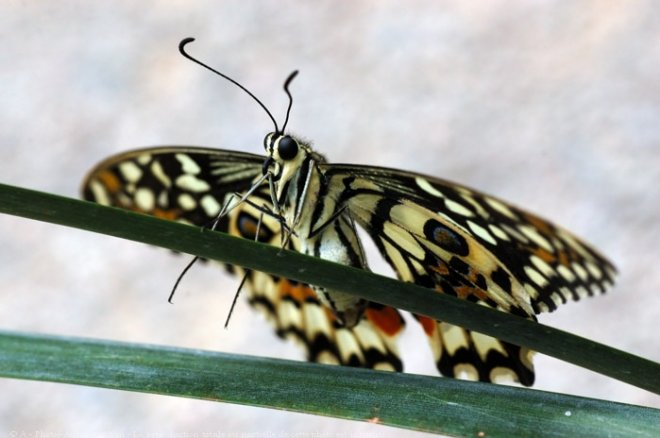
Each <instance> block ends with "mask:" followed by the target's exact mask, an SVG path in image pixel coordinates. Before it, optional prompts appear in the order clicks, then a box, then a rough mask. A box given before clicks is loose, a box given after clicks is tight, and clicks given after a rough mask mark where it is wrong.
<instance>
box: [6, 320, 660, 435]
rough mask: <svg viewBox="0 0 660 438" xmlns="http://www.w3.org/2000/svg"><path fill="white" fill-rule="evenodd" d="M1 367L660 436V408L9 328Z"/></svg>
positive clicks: (447, 430) (426, 427) (277, 401)
mask: <svg viewBox="0 0 660 438" xmlns="http://www.w3.org/2000/svg"><path fill="white" fill-rule="evenodd" d="M0 375H1V376H5V377H13V378H20V379H32V380H44V381H50V382H61V383H74V384H79V385H88V386H98V387H103V388H112V389H122V390H128V391H139V392H147V393H154V394H165V395H174V396H181V397H190V398H198V399H204V400H215V401H222V402H231V403H239V404H247V405H253V406H264V407H270V408H276V409H284V410H288V411H295V412H305V413H311V414H318V415H325V416H333V417H338V418H345V419H352V420H358V421H372V422H377V423H380V424H385V425H390V426H397V427H402V428H407V429H416V430H422V431H429V432H436V433H444V434H449V435H455V436H479V434H480V433H483V434H484V435H483V436H486V437H493V436H511V435H516V436H531V435H534V436H598V435H608V436H631V435H633V434H635V435H646V436H653V435H654V434H657V432H658V427H660V411H658V410H655V409H650V408H642V407H637V406H629V405H624V404H619V403H613V402H606V401H601V400H592V399H587V398H581V397H572V396H566V395H560V394H553V393H548V392H544V391H536V390H530V389H523V388H516V387H508V386H502V385H492V384H488V383H479V382H466V381H460V380H455V379H445V378H439V377H429V376H419V375H413V374H403V373H391V372H385V371H372V370H365V369H358V368H348V367H338V366H331V365H319V364H311V363H304V362H294V361H286V360H277V359H266V358H256V357H249V356H240V355H231V354H223V353H212V352H207V351H195V350H185V349H175V348H167V347H157V346H145V345H134V344H126V343H118V342H109V341H98V340H85V339H80V338H61V337H51V336H43V335H25V334H12V333H3V332H0Z"/></svg>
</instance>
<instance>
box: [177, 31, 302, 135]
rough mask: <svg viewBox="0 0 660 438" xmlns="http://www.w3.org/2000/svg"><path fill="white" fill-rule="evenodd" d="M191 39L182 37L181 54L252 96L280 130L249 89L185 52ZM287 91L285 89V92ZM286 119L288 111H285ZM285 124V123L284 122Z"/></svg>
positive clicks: (266, 109)
mask: <svg viewBox="0 0 660 438" xmlns="http://www.w3.org/2000/svg"><path fill="white" fill-rule="evenodd" d="M193 41H195V38H184V39H182V40H181V42H180V43H179V52H180V53H181V54H182V55H183V56H185V57H186V58H188V59H190V60H191V61H193V62H195V63H197V64H199V65H201V66H202V67H204V68H206V69H209V70H211V71H212V72H213V73H215V74H217V75H219V76H222V77H223V78H225V79H227V80H228V81H229V82H231V83H232V84H234V85H236V86H237V87H238V88H240V89H241V90H243V91H245V92H246V93H247V94H248V95H250V97H252V99H254V100H255V101H256V102H257V103H258V104H259V106H261V107H262V108H263V109H264V111H266V114H268V117H270V119H271V120H272V121H273V125H275V132H281V131H280V129H279V128H278V126H277V122H276V121H275V117H273V115H272V114H271V113H270V111H268V108H266V105H264V104H263V103H262V102H261V101H260V100H259V99H257V97H256V96H255V95H254V94H252V93H251V92H250V90H248V89H247V88H245V87H244V86H242V85H241V84H239V83H238V82H236V81H235V80H233V79H232V78H230V77H229V76H227V75H226V74H223V73H220V72H219V71H218V70H216V69H214V68H211V67H209V66H208V65H206V64H204V63H203V62H201V61H198V60H197V59H195V58H193V57H192V56H190V55H189V54H188V53H186V51H185V47H186V45H187V44H188V43H192V42H193ZM296 73H298V72H294V73H292V74H291V76H289V79H287V81H286V83H285V84H284V89H285V90H286V87H287V85H288V83H289V82H291V79H293V77H294V76H295V75H296ZM288 93H289V92H288V90H287V94H288ZM289 97H291V95H290V94H289ZM289 108H291V104H289ZM287 119H288V112H287ZM285 125H286V123H285Z"/></svg>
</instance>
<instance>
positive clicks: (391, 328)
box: [365, 306, 403, 336]
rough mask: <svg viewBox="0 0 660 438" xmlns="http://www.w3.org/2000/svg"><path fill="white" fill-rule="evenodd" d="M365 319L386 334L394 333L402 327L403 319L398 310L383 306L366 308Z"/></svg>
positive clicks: (391, 334) (392, 334)
mask: <svg viewBox="0 0 660 438" xmlns="http://www.w3.org/2000/svg"><path fill="white" fill-rule="evenodd" d="M365 314H366V315H367V319H368V320H369V321H370V322H371V323H372V324H373V325H375V326H376V327H378V328H379V329H381V330H382V331H383V332H385V334H387V335H388V336H394V335H396V334H397V333H398V332H399V331H401V329H402V328H403V320H402V319H401V315H399V312H397V310H396V309H395V308H393V307H388V306H385V307H383V308H381V309H374V308H371V307H370V308H367V310H366V311H365Z"/></svg>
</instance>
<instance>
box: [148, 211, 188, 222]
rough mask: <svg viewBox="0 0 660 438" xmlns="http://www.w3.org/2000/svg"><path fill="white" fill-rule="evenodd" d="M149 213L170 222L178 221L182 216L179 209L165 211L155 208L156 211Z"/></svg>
mask: <svg viewBox="0 0 660 438" xmlns="http://www.w3.org/2000/svg"><path fill="white" fill-rule="evenodd" d="M149 213H150V214H152V215H154V216H156V217H159V218H161V219H167V220H170V221H173V220H177V219H178V218H179V217H180V216H181V210H179V209H173V210H163V209H161V208H155V209H154V211H151V212H149Z"/></svg>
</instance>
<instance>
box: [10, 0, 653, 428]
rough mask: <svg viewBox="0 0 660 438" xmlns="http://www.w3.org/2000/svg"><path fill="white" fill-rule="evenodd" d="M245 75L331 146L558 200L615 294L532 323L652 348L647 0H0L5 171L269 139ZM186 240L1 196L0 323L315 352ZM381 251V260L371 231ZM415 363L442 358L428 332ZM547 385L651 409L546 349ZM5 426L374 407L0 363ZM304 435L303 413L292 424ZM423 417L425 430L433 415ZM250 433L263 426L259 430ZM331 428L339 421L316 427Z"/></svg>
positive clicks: (311, 423) (251, 421)
mask: <svg viewBox="0 0 660 438" xmlns="http://www.w3.org/2000/svg"><path fill="white" fill-rule="evenodd" d="M188 36H194V37H196V38H197V41H196V42H195V43H193V44H191V45H190V46H189V50H190V52H191V53H193V54H194V55H195V56H197V57H199V58H200V59H202V60H204V61H205V62H207V63H209V64H210V65H212V66H215V67H217V68H219V69H220V70H222V71H223V72H225V73H227V74H229V75H231V76H232V77H234V78H236V79H237V80H239V81H241V82H242V83H243V84H245V85H246V86H247V87H248V88H250V89H251V90H252V91H253V92H254V93H255V94H256V95H257V96H259V97H260V98H262V99H263V100H264V102H265V103H266V105H267V106H268V107H269V108H270V109H271V110H272V111H273V112H274V114H275V116H276V118H278V120H282V118H283V115H284V111H285V109H286V99H285V95H284V93H283V92H282V89H281V85H282V82H283V81H284V79H285V77H286V76H287V74H288V73H290V72H291V71H292V70H293V69H299V70H300V75H299V76H298V78H297V79H296V80H295V81H294V83H293V85H292V87H291V88H292V91H293V94H294V98H295V102H294V107H293V112H292V117H291V121H290V123H289V126H290V128H291V130H292V131H293V132H294V133H296V134H298V135H301V136H303V137H305V138H308V139H311V140H312V141H313V144H314V146H315V147H316V149H317V150H318V151H320V152H323V153H324V154H326V155H327V157H328V158H329V159H330V160H331V161H335V162H352V163H360V164H372V165H378V166H388V167H397V168H401V169H407V170H413V171H417V172H421V173H425V174H429V175H435V176H440V177H443V178H446V179H450V180H455V181H458V182H461V183H463V184H466V185H468V186H472V187H475V188H478V189H481V190H483V191H486V192H488V193H492V194H495V195H497V196H499V197H502V198H504V199H507V200H509V201H511V202H513V203H514V204H516V205H519V206H522V207H524V208H526V209H529V210H531V211H533V212H536V213H538V214H541V215H542V216H544V217H547V218H550V219H552V220H553V221H555V222H557V223H559V224H562V225H563V226H565V227H567V228H569V229H570V230H572V231H574V232H575V233H576V234H578V235H579V236H582V237H584V238H585V239H586V240H587V241H589V242H591V243H592V244H593V245H594V246H596V247H597V248H599V249H600V250H601V251H602V252H603V253H604V254H606V255H608V256H609V257H611V259H612V260H613V261H614V263H615V264H616V265H617V267H618V268H619V270H620V276H619V278H618V282H617V285H616V287H615V288H614V289H613V290H611V291H610V292H609V293H608V294H606V295H605V296H601V297H596V298H592V299H588V300H585V301H582V302H580V303H570V304H568V305H566V306H564V307H562V308H561V309H559V311H557V312H555V313H554V314H551V315H542V316H541V321H542V322H543V323H545V324H549V325H551V326H554V327H558V328H561V329H564V330H567V331H569V332H572V333H576V334H578V335H581V336H585V337H587V338H590V339H593V340H596V341H599V342H602V343H605V344H608V345H611V346H613V347H616V348H620V349H623V350H626V351H628V352H631V353H634V354H638V355H641V356H644V357H647V358H649V359H653V360H656V361H658V360H660V338H659V337H658V336H657V332H656V330H657V320H658V319H657V318H658V315H659V312H660V270H658V269H656V265H657V263H658V261H660V207H659V205H660V189H659V184H660V82H659V81H658V77H659V71H660V9H659V8H658V7H657V3H655V2H653V1H650V0H649V1H641V0H640V1H635V0H630V1H627V2H618V1H583V2H562V1H539V2H527V1H506V2H505V1H499V0H498V1H490V2H478V3H477V2H464V1H458V0H456V1H442V2H436V1H419V2H414V3H406V4H403V3H401V4H400V3H398V2H387V1H385V2H376V1H373V2H370V1H362V2H350V4H349V2H342V3H340V2H331V1H317V2H295V1H267V2H260V1H259V2H257V1H246V0H240V1H223V2H210V1H208V2H190V1H167V2H165V1H163V2H157V1H144V2H139V3H135V2H128V1H117V2H106V3H101V2H94V3H88V2H74V1H66V0H64V1H60V2H50V3H48V2H23V1H17V0H10V1H4V2H2V3H0V37H1V38H0V39H1V40H2V43H3V44H2V47H1V48H0V84H1V85H0V120H1V122H0V123H1V125H2V128H1V129H0V181H1V182H3V183H8V184H13V185H18V186H23V187H28V188H33V189H38V190H44V191H48V192H52V193H57V194H61V195H66V196H78V190H79V184H80V181H81V180H82V178H83V176H84V175H85V173H86V171H87V170H88V169H90V167H91V166H93V165H94V164H95V163H96V162H98V161H99V160H101V159H103V158H104V157H106V156H108V155H110V154H115V153H117V152H120V151H125V150H128V149H131V148H135V147H140V146H150V145H160V144H181V145H200V146H213V147H218V148H225V149H236V150H242V151H249V152H255V153H260V152H261V149H262V147H261V144H262V138H263V136H264V134H265V133H266V132H267V131H268V130H270V129H271V124H270V122H269V120H268V119H267V117H266V116H265V114H264V113H263V112H262V110H261V109H260V108H259V107H258V106H257V105H256V104H255V103H253V102H252V101H251V100H250V99H249V97H248V96H246V95H245V94H244V93H242V92H240V91H239V90H238V89H236V88H235V87H233V86H232V85H231V84H228V83H227V82H226V81H223V80H222V79H220V78H218V77H217V76H214V75H212V74H211V73H209V72H208V71H206V70H203V69H202V68H200V67H198V66H196V65H195V64H193V63H191V62H189V61H187V60H185V59H184V58H182V57H181V56H180V55H179V54H178V52H177V44H178V42H179V41H180V40H181V39H182V38H184V37H188ZM187 261H188V258H187V257H181V256H178V257H175V256H172V255H171V254H169V253H168V251H165V250H159V249H157V248H151V247H147V246H144V245H141V244H137V243H133V242H128V241H122V240H119V239H115V238H111V237H107V236H101V235H95V234H91V233H87V232H83V231H79V230H74V229H67V228H63V227H58V226H54V225H49V224H44V223H38V222H33V221H28V220H24V219H20V218H15V217H10V216H4V215H2V216H0V283H1V284H2V288H1V289H0V301H1V302H2V305H1V306H0V329H2V330H16V331H26V332H39V333H50V334H58V335H67V336H69V335H70V336H87V337H92V338H105V339H114V340H123V341H130V342H142V343H152V344H162V345H173V346H180V347H191V348H202V349H208V350H220V351H228V352H237V353H242V354H253V355H264V356H272V357H280V358H290V359H302V354H301V352H300V351H298V349H297V348H296V347H295V346H293V345H289V344H288V343H284V342H280V341H279V340H277V338H276V336H275V335H274V333H273V332H272V330H271V329H270V327H269V326H268V325H267V323H266V322H265V321H264V320H263V318H262V317H261V316H260V315H259V314H256V313H254V312H253V311H252V310H251V309H250V308H249V307H248V306H247V304H246V303H245V302H242V303H240V304H239V305H238V306H237V309H236V311H235V313H234V315H233V319H232V322H231V325H230V328H229V330H223V328H222V325H223V322H224V319H225V317H226V313H227V310H228V309H229V304H230V302H231V300H232V297H233V294H234V292H235V289H236V287H237V285H238V280H237V279H235V278H231V277H229V276H227V275H226V274H225V273H224V272H223V271H222V270H221V269H217V268H216V267H215V266H212V265H205V266H202V265H197V266H196V267H195V268H194V269H193V270H192V271H191V272H190V273H189V274H188V275H187V276H186V278H185V280H184V283H183V285H182V287H181V289H180V290H179V292H178V295H177V297H176V301H175V305H169V304H167V301H166V300H167V295H168V293H169V291H170V288H171V287H172V285H173V282H174V280H175V279H176V276H177V275H178V273H179V272H180V271H181V269H182V268H183V267H184V266H185V264H186V263H187ZM370 263H371V264H372V265H373V266H374V267H375V268H376V269H377V270H379V271H380V270H382V269H383V265H382V263H379V262H378V257H377V255H376V254H374V253H373V252H372V253H370ZM401 349H402V353H403V356H404V362H405V365H406V370H407V371H409V372H415V373H424V374H435V373H436V372H435V369H434V365H433V363H432V359H431V354H430V352H429V351H428V347H427V345H426V340H425V339H424V335H423V334H422V331H421V330H420V329H419V328H418V327H416V326H415V324H414V323H411V324H409V325H408V328H407V330H406V333H405V334H404V336H403V338H402V339H401ZM536 369H537V384H536V386H535V387H536V388H538V389H543V390H548V391H557V392H563V393H570V394H578V395H582V396H588V397H597V398H602V399H608V400H616V401H621V402H626V403H634V404H640V405H647V406H655V407H660V397H657V396H654V395H652V394H650V393H647V392H645V391H643V390H640V389H636V388H634V387H632V386H629V385H625V384H623V383H620V382H616V381H614V380H612V379H609V378H606V377H604V376H600V375H598V374H595V373H592V372H590V371H586V370H583V369H580V368H578V367H575V366H572V365H569V364H566V363H562V362H560V361H557V360H554V359H551V358H548V357H545V356H542V355H538V356H537V357H536ZM0 393H1V394H2V403H0V432H2V433H6V432H7V431H12V430H13V431H19V432H21V431H24V432H26V433H32V432H35V431H42V432H44V433H68V434H80V435H101V434H111V433H113V434H128V433H132V434H134V436H140V435H139V434H143V435H146V434H164V433H204V432H207V433H212V432H228V433H229V432H230V433H236V434H249V433H253V434H268V433H271V434H274V433H282V434H283V435H281V436H289V435H293V434H298V435H297V436H305V435H304V434H310V436H311V434H314V433H316V434H318V433H327V434H331V435H327V436H338V435H340V434H341V436H396V435H397V431H395V430H394V429H389V428H385V427H377V428H376V427H374V426H373V425H370V424H358V423H353V422H347V421H343V420H335V419H326V418H316V417H312V416H307V415H302V414H293V413H287V412H279V411H272V410H264V409H257V408H251V407H242V406H235V405H229V404H219V403H211V402H205V401H199V400H187V399H179V398H172V397H163V396H154V395H146V394H133V393H128V392H118V391H109V390H103V389H92V388H84V387H76V386H67V385H59V384H50V383H38V382H27V381H14V380H6V379H5V380H0ZM300 434H303V435H300ZM418 435H419V436H421V435H422V434H418ZM255 436H258V435H255ZM324 436H325V435H324Z"/></svg>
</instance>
